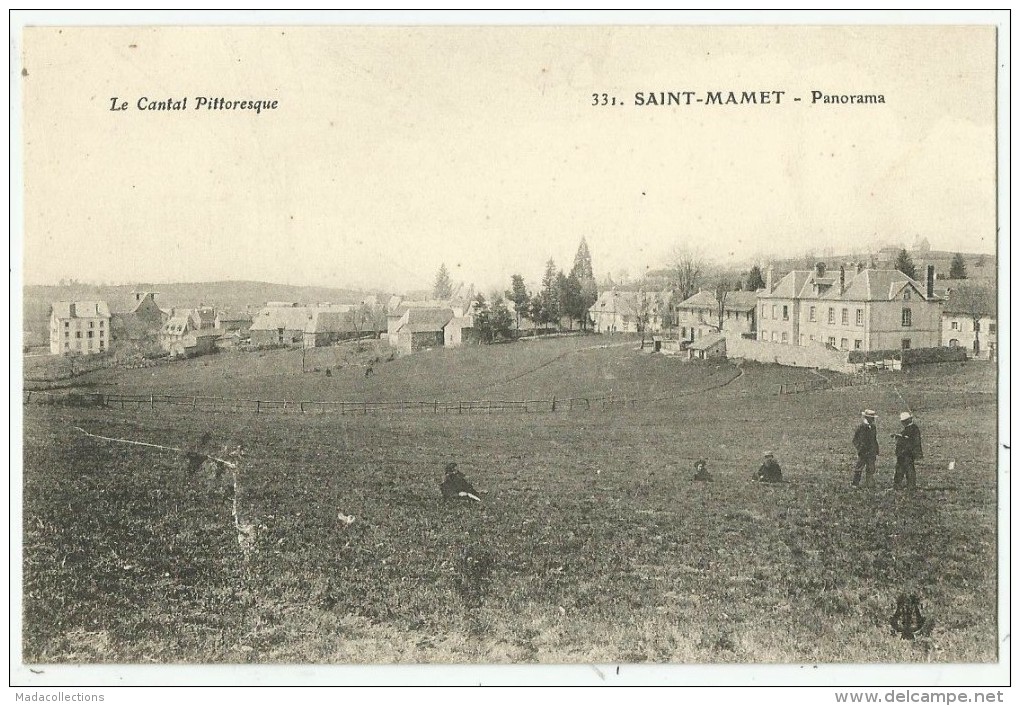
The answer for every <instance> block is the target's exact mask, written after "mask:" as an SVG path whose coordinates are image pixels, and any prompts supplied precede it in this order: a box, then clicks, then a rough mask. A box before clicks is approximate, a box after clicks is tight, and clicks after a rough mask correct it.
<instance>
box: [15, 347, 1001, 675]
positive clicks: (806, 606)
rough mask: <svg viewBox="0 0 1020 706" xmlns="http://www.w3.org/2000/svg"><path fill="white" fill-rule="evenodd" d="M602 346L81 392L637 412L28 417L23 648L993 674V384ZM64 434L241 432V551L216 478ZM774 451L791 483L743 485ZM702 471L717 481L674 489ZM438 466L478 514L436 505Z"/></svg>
mask: <svg viewBox="0 0 1020 706" xmlns="http://www.w3.org/2000/svg"><path fill="white" fill-rule="evenodd" d="M603 342H612V341H608V340H607V341H604V340H603V339H600V338H582V339H564V340H560V341H546V342H531V343H528V344H514V345H511V346H495V347H484V348H470V349H462V350H459V351H431V352H427V353H423V354H421V355H418V354H416V355H414V356H409V357H406V358H399V359H397V360H395V361H392V362H388V363H385V364H382V365H380V366H377V368H376V373H377V374H376V375H375V376H372V377H370V378H365V377H364V374H363V372H362V373H360V375H359V374H358V368H357V365H359V364H360V363H359V361H360V358H357V356H353V357H349V358H347V359H346V361H347V362H346V363H344V365H345V366H346V367H348V368H350V370H348V371H346V372H341V373H340V374H339V375H337V376H335V377H334V378H330V379H329V380H326V379H324V378H323V377H322V376H321V375H315V374H311V373H306V374H301V373H300V360H299V359H298V366H297V371H294V369H293V362H294V360H295V358H294V355H295V353H294V352H287V351H279V352H275V351H274V352H271V353H266V354H265V355H264V356H261V357H258V358H257V359H256V361H257V366H255V367H252V366H249V365H245V364H244V363H243V359H241V358H239V357H238V356H240V354H237V355H236V356H235V355H234V354H231V355H223V356H215V357H213V358H210V359H209V360H207V361H203V360H195V361H189V362H188V363H185V364H181V365H175V366H164V367H161V368H158V369H147V370H133V371H120V372H115V371H102V372H100V373H95V374H92V375H91V376H89V378H90V379H88V380H87V382H88V383H89V384H91V385H94V386H96V387H100V388H102V389H109V390H118V391H127V390H130V391H142V390H155V391H165V390H169V389H177V390H180V389H184V390H186V391H187V392H192V393H194V392H196V391H198V390H203V391H205V394H223V395H234V394H236V395H239V396H240V395H247V394H260V395H266V396H276V397H278V398H282V397H287V398H291V399H299V398H302V397H304V398H306V399H313V398H314V399H334V398H343V399H353V398H354V396H357V395H362V396H364V398H366V399H416V398H424V399H433V398H439V399H444V398H451V399H457V398H463V399H472V398H474V399H499V398H501V397H502V398H506V399H521V398H531V399H545V398H548V397H550V396H551V395H552V394H557V395H563V396H568V395H574V394H576V395H581V394H588V395H596V394H614V395H619V396H627V397H632V398H640V399H645V400H647V402H645V403H642V404H634V405H627V406H625V407H612V408H609V409H606V410H601V409H595V410H592V411H573V412H565V413H555V414H551V413H546V414H515V413H504V414H491V415H443V414H439V415H419V414H414V413H402V414H392V415H386V414H373V415H368V416H363V417H357V418H351V417H343V418H341V417H335V416H331V415H322V416H319V415H307V416H301V415H281V414H276V415H265V414H263V415H258V416H254V415H233V414H227V413H183V412H171V411H156V412H150V411H148V410H143V411H141V412H129V411H125V412H121V411H120V410H108V409H77V408H58V407H38V406H35V405H27V406H26V407H25V408H24V409H25V440H24V450H25V478H24V532H25V536H24V581H25V585H24V637H23V651H24V659H25V661H27V662H30V663H31V662H37V663H44V662H261V663H265V662H288V663H289V662H330V663H337V662H378V663H385V662H394V661H399V662H522V661H524V662H534V661H538V662H643V661H657V662H887V661H906V662H913V661H937V662H981V661H984V662H987V661H994V660H995V659H996V654H997V637H996V625H997V623H996V609H997V596H996V585H997V584H996V566H997V558H996V490H997V489H996V466H995V458H996V450H995V444H996V398H995V395H994V394H993V393H994V389H995V387H994V368H992V367H990V366H987V365H982V364H976V363H972V364H969V365H967V366H959V365H956V366H928V367H926V368H917V369H915V370H913V371H909V372H904V373H888V374H884V375H885V376H884V377H882V378H880V380H879V384H876V385H867V386H859V387H849V388H840V389H837V390H828V391H818V392H811V393H805V394H799V395H785V396H779V395H777V394H776V388H777V386H778V384H779V383H780V382H790V381H793V380H797V379H807V377H810V376H811V375H813V374H812V373H811V372H810V371H804V370H796V369H789V368H780V367H778V366H763V365H750V364H748V365H744V366H740V367H739V368H738V367H737V366H734V365H733V364H731V363H703V364H689V363H688V364H685V363H682V362H680V361H678V360H671V359H667V358H663V357H660V356H651V355H648V354H644V353H640V352H637V351H634V350H633V347H632V346H630V345H625V346H617V347H609V348H592V347H591V346H592V345H593V344H602V343H603ZM325 353H328V354H330V355H333V356H336V355H337V353H336V352H335V351H332V350H330V351H325V352H320V351H316V354H318V355H324V354H325ZM369 353H370V352H364V355H369ZM297 355H298V356H299V355H300V353H297ZM359 355H360V354H359ZM206 363H208V365H206ZM309 365H311V363H309ZM315 365H316V366H319V367H320V368H321V367H322V364H321V361H320V362H316V363H315ZM723 383H727V384H725V385H723ZM327 384H328V385H330V386H332V387H329V386H327ZM720 385H723V386H720ZM215 386H218V387H215ZM209 387H215V390H214V391H209ZM709 388H715V389H711V390H710V391H707V392H704V390H708V389H709ZM900 395H902V396H904V397H906V398H907V401H908V404H909V405H910V406H911V407H912V409H913V411H914V412H915V413H916V414H917V416H918V419H919V424H920V426H921V429H922V432H923V434H924V439H925V460H924V461H923V462H922V464H921V465H920V467H919V483H920V485H921V486H922V489H921V490H920V491H918V492H916V493H914V494H904V493H898V492H894V491H892V490H889V488H890V486H891V477H892V471H893V460H892V459H891V458H890V456H889V451H890V450H891V445H890V444H891V442H890V440H889V439H888V433H889V432H890V431H892V429H893V427H894V426H895V422H894V419H895V417H894V415H895V413H896V412H898V411H899V410H900V409H901V407H902V406H903V403H902V402H901V400H900ZM866 406H867V407H874V408H875V409H877V410H878V411H879V413H880V414H881V417H880V420H879V423H880V441H881V442H882V444H883V455H882V456H881V457H880V459H879V486H880V488H879V489H878V490H877V491H874V492H866V491H852V490H851V489H850V488H849V487H848V481H849V476H850V465H851V462H852V455H851V452H852V449H851V446H850V443H849V439H850V435H851V434H852V431H853V427H854V425H855V422H856V415H857V414H858V413H859V411H860V409H862V408H863V407H866ZM74 426H81V427H83V428H85V429H87V430H88V431H90V432H92V433H96V434H102V435H106V436H112V437H120V438H128V439H133V440H137V441H144V442H149V443H155V444H162V445H166V446H172V447H180V446H182V445H186V444H189V443H193V442H194V440H196V439H197V438H198V437H199V436H200V435H201V434H202V433H203V432H206V431H209V432H210V433H212V435H213V437H214V441H215V442H216V443H217V444H218V445H220V446H227V445H233V444H237V443H243V444H244V445H245V447H246V454H247V455H246V457H245V459H244V461H243V464H242V467H241V471H240V487H241V491H242V492H241V493H240V495H239V499H240V501H241V504H242V506H243V509H244V511H245V512H246V513H250V514H251V515H252V516H253V517H254V518H255V522H256V524H257V526H258V527H259V529H258V532H257V542H256V547H255V550H254V551H253V552H252V553H251V554H250V558H249V559H248V560H247V561H245V560H244V559H243V554H242V552H241V551H240V550H239V548H238V540H237V534H236V531H235V527H234V523H233V520H232V516H231V502H232V498H233V490H232V487H231V485H230V484H229V474H226V476H224V477H222V478H219V479H217V478H215V476H214V475H213V474H212V473H210V472H209V471H208V470H207V469H203V470H202V471H200V472H199V473H197V474H195V475H192V476H188V475H186V474H185V470H184V465H183V463H182V460H181V459H180V458H179V457H178V456H177V455H176V454H172V453H167V452H160V451H158V450H155V449H150V448H144V447H136V446H127V445H122V444H112V443H109V442H103V441H99V440H96V439H92V438H88V437H85V436H83V435H81V434H80V433H78V432H76V431H74V430H73V428H72V427H74ZM766 450H771V451H773V452H774V453H775V454H776V456H777V457H778V459H779V461H780V462H781V463H782V464H783V468H784V474H785V475H786V476H787V478H788V479H789V480H790V481H791V483H789V484H788V485H782V486H778V487H767V486H766V487H762V486H758V485H756V484H752V483H749V482H748V478H749V476H750V474H751V472H752V470H753V469H754V468H755V467H756V466H757V463H758V462H759V461H760V457H761V455H762V453H764V451H766ZM699 457H702V458H706V459H707V460H708V462H709V467H710V470H711V471H712V473H713V474H714V475H715V481H714V482H713V483H709V484H699V483H694V482H692V481H691V480H690V478H691V475H692V471H691V464H692V463H693V461H694V460H695V459H696V458H699ZM447 461H456V462H458V463H459V464H460V468H461V470H463V471H464V473H465V474H466V475H467V476H468V477H469V478H470V479H471V480H472V481H473V482H474V484H475V485H476V486H477V487H478V488H479V489H483V490H485V491H486V492H485V494H484V496H483V497H484V502H482V503H481V504H452V505H451V504H447V503H444V502H442V501H441V499H440V497H439V493H438V488H437V484H438V482H439V480H440V479H441V475H442V467H443V464H445V463H446V462H447ZM950 461H953V462H954V463H955V470H953V471H950V470H949V469H948V466H949V462H950ZM338 513H344V514H346V515H354V516H355V518H356V519H355V521H354V522H353V524H351V525H349V526H348V525H346V524H344V523H342V522H339V521H338V519H337V517H338ZM469 547H470V548H473V551H475V552H476V553H477V552H481V553H483V554H484V555H486V556H487V557H489V558H491V560H492V569H491V574H490V575H489V576H484V575H479V574H478V573H472V571H471V570H469V569H466V568H465V566H464V562H463V556H464V552H465V550H466V549H468V548H469ZM912 590H913V591H917V592H919V593H920V594H921V596H922V598H923V600H924V603H925V611H926V614H928V615H930V616H931V617H934V618H935V621H936V622H935V628H934V631H933V632H932V634H931V635H930V636H929V637H924V638H919V639H917V640H914V641H909V640H903V639H900V638H898V637H896V636H894V635H892V634H891V633H890V630H889V628H888V618H889V616H890V614H891V613H892V610H893V607H894V602H895V599H896V596H897V595H898V594H899V593H901V592H903V591H912Z"/></svg>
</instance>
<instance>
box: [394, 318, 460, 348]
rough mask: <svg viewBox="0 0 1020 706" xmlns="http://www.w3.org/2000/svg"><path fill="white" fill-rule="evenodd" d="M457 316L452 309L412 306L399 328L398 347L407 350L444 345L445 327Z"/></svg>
mask: <svg viewBox="0 0 1020 706" xmlns="http://www.w3.org/2000/svg"><path fill="white" fill-rule="evenodd" d="M454 318H459V317H456V316H455V314H454V312H453V310H452V309H445V308H438V307H436V308H433V307H411V308H409V309H407V311H405V312H404V321H403V323H401V325H400V327H399V328H398V329H397V347H398V348H401V349H403V350H404V351H405V352H407V353H410V352H412V351H417V350H422V349H424V348H434V347H437V346H442V345H443V344H444V343H445V341H446V334H445V332H444V329H445V328H446V325H447V324H448V323H450V322H451V321H452V320H453V319H454Z"/></svg>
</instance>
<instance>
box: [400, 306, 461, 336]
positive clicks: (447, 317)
mask: <svg viewBox="0 0 1020 706" xmlns="http://www.w3.org/2000/svg"><path fill="white" fill-rule="evenodd" d="M452 319H453V310H451V309H440V308H412V309H409V310H408V312H407V322H406V323H405V324H404V325H403V326H401V327H400V328H399V329H398V333H399V332H400V331H407V332H410V333H421V332H423V331H442V330H443V327H444V326H446V324H448V323H450V321H451V320H452Z"/></svg>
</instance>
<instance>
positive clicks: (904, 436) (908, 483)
mask: <svg viewBox="0 0 1020 706" xmlns="http://www.w3.org/2000/svg"><path fill="white" fill-rule="evenodd" d="M900 422H902V423H903V429H901V430H900V433H899V434H893V435H892V436H893V438H894V439H896V476H895V477H894V478H893V488H895V489H896V490H902V489H903V488H906V489H907V490H914V489H915V488H916V487H917V475H916V473H915V471H914V463H915V462H916V461H919V460H921V459H922V458H924V455H923V454H922V453H921V430H920V429H918V428H917V425H916V424H914V416H913V415H912V414H911V413H910V412H901V413H900Z"/></svg>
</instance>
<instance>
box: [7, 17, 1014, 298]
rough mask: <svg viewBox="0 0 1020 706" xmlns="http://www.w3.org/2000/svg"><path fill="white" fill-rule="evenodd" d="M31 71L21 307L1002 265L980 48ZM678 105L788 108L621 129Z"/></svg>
mask: <svg viewBox="0 0 1020 706" xmlns="http://www.w3.org/2000/svg"><path fill="white" fill-rule="evenodd" d="M22 61H23V67H24V72H23V73H22V77H21V91H22V96H23V126H24V141H25V142H24V156H25V164H24V171H23V175H24V187H25V191H24V233H23V237H24V281H25V283H26V284H47V283H56V282H57V281H59V280H60V279H72V278H73V279H78V280H80V281H89V282H108V283H131V282H170V281H209V280H223V279H247V280H266V281H272V282H280V283H287V284H314V285H320V286H335V287H364V288H379V289H383V290H386V291H404V290H411V289H421V288H427V287H429V286H430V284H431V282H432V280H433V278H434V276H435V273H436V271H437V270H438V268H439V266H440V264H441V263H445V264H446V265H447V267H448V268H449V269H450V271H451V275H452V277H453V279H454V280H455V281H463V282H465V283H472V284H475V285H476V286H477V287H478V288H480V289H483V290H489V289H490V288H506V287H508V286H509V282H510V276H511V274H514V273H521V274H523V275H524V276H525V278H526V279H527V280H528V281H529V282H532V283H535V282H537V281H538V280H539V279H540V277H541V274H542V270H543V268H544V264H545V262H546V260H548V259H550V258H552V259H553V260H555V261H556V263H557V264H558V265H560V266H561V267H563V268H564V269H565V270H569V268H570V266H571V264H572V261H573V257H574V253H575V252H576V250H577V246H578V242H579V241H580V239H581V238H582V237H584V238H585V239H586V240H587V242H588V244H589V248H590V250H591V253H592V259H593V264H594V268H595V272H596V275H597V276H598V277H602V276H603V275H604V274H606V273H607V272H608V273H613V274H616V273H618V272H620V271H621V270H624V271H627V272H628V273H629V274H630V275H631V276H638V275H639V274H640V273H641V272H643V271H644V270H646V269H649V268H650V269H656V268H659V267H663V266H665V265H667V264H668V262H669V260H670V256H671V254H672V253H673V252H674V251H675V250H676V249H677V248H686V249H692V250H695V251H697V252H698V253H699V254H700V255H701V256H703V257H704V258H706V259H708V260H711V261H716V262H720V263H733V264H738V265H742V264H745V263H747V264H749V263H750V262H752V261H755V260H758V261H767V259H768V258H769V257H770V256H793V255H802V254H804V253H806V252H825V251H829V252H836V253H839V252H843V251H846V250H851V249H852V250H855V251H858V252H859V251H868V250H869V249H877V248H878V247H881V246H882V245H885V244H903V245H909V244H910V243H911V242H912V241H913V240H914V239H915V238H916V237H918V236H923V237H925V238H927V240H928V242H929V243H930V244H931V246H932V247H933V248H935V249H942V250H950V251H967V252H983V253H993V252H995V231H996V213H995V210H996V181H995V126H996V117H995V90H996V87H995V34H994V30H993V29H991V28H988V27H974V26H972V27H937V26H928V27H882V26H858V27H767V26H759V27H704V26H703V27H457V28H455V27H360V28H358V27H348V28H337V27H275V28H274V27H248V28H223V27H219V28H211V27H210V28H201V27H191V28H173V27H163V28H144V27H143V28H72V27H63V28H57V27H47V28H29V29H26V30H25V33H24V35H23V53H22ZM685 90H686V91H694V92H695V94H694V95H695V96H699V97H700V96H704V95H705V94H706V92H709V91H723V92H724V93H725V92H728V91H736V92H737V93H738V95H739V94H740V93H741V92H742V91H751V90H753V91H785V92H786V94H785V96H784V98H783V99H782V102H781V103H780V105H768V106H765V105H737V106H732V105H730V106H707V105H703V104H702V105H691V106H668V107H659V106H637V105H634V94H635V92H637V91H643V92H646V93H647V92H652V91H655V92H658V91H685ZM813 90H820V91H822V92H823V93H825V94H830V93H835V94H881V95H882V96H884V99H885V103H884V104H879V105H820V104H812V103H811V91H813ZM593 93H597V94H602V93H606V94H607V96H612V97H616V98H617V100H618V101H619V103H620V104H618V105H615V106H613V105H610V106H593V105H591V103H592V94H593ZM143 96H144V97H148V98H149V99H151V100H161V99H166V98H184V97H188V109H187V110H185V111H179V112H154V111H145V110H138V109H137V101H138V99H139V98H141V97H143ZM199 96H209V97H224V98H228V99H238V100H249V99H250V100H276V101H278V103H279V107H278V108H277V109H276V110H268V111H264V112H262V113H261V114H258V115H256V114H254V113H252V112H241V111H208V110H195V109H194V105H195V100H196V98H197V97H199ZM114 97H116V98H118V99H119V100H123V101H127V102H128V104H129V109H128V110H124V111H111V110H110V106H111V101H112V99H113V98H114ZM794 97H801V98H802V100H801V102H794V101H793V100H792V99H793V98H794Z"/></svg>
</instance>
